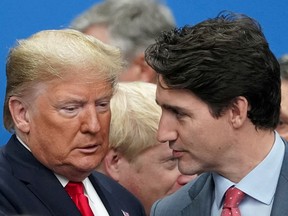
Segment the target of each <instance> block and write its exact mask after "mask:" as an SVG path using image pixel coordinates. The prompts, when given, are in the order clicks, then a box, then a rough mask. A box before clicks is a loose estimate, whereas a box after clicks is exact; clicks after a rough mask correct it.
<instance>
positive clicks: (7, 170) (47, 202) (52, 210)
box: [0, 135, 145, 216]
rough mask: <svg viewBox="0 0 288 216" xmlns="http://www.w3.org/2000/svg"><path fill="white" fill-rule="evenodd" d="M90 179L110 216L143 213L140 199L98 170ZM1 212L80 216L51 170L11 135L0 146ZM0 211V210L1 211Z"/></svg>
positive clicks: (30, 215)
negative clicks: (4, 143)
mask: <svg viewBox="0 0 288 216" xmlns="http://www.w3.org/2000/svg"><path fill="white" fill-rule="evenodd" d="M89 179H90V181H91V183H92V185H93V186H94V188H95V190H96V191H97V193H98V195H99V197H100V198H101V200H102V202H103V204H104V206H105V207H106V209H107V211H108V213H109V215H110V216H121V215H122V216H123V212H122V211H124V212H127V213H128V214H129V215H130V216H138V215H139V216H141V215H143V216H144V215H145V213H144V209H143V206H142V205H141V204H140V202H139V201H138V200H137V199H136V198H135V197H134V196H133V195H132V194H131V193H130V192H128V191H127V190H126V189H125V188H124V187H122V186H121V185H120V184H118V183H117V182H115V181H114V180H112V179H110V178H109V177H106V176H105V175H103V174H101V173H97V172H95V173H93V174H91V175H90V176H89ZM0 212H3V213H2V214H5V215H29V216H32V215H45V216H46V215H47V216H48V215H55V216H56V215H58V216H60V215H61V216H66V215H69V216H81V214H80V212H79V211H78V209H77V207H76V205H75V204H74V202H73V201H72V199H71V198H70V197H69V195H68V194H67V193H66V191H65V190H64V188H63V186H62V185H61V183H60V182H59V181H58V179H57V178H56V176H55V175H54V173H53V172H52V171H51V170H49V169H47V168H46V167H45V166H43V165H42V164H41V163H40V162H39V161H37V160H36V158H35V157H34V156H33V155H32V154H31V152H29V151H28V150H27V149H26V148H25V147H24V146H23V145H22V144H21V143H20V142H19V141H18V140H17V139H16V137H15V135H13V136H12V137H11V139H10V140H9V142H8V143H7V145H5V146H4V147H2V149H1V150H0ZM0 215H1V214H0Z"/></svg>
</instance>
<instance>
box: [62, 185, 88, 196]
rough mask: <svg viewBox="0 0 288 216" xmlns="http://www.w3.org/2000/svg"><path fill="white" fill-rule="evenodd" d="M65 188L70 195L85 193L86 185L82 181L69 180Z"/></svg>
mask: <svg viewBox="0 0 288 216" xmlns="http://www.w3.org/2000/svg"><path fill="white" fill-rule="evenodd" d="M65 190H66V191H67V193H68V194H70V196H73V195H76V194H84V186H83V183H82V182H68V184H67V185H66V186H65Z"/></svg>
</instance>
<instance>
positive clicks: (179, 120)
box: [156, 77, 234, 175]
mask: <svg viewBox="0 0 288 216" xmlns="http://www.w3.org/2000/svg"><path fill="white" fill-rule="evenodd" d="M159 78H160V80H159V81H160V84H159V82H158V84H157V91H156V101H157V103H158V104H159V105H160V106H161V108H162V115H161V119H160V123H159V129H158V140H159V141H160V142H166V141H168V142H169V145H170V148H171V149H172V150H173V155H174V156H175V157H176V158H178V166H179V170H180V171H181V172H182V173H184V174H187V175H193V174H198V173H201V172H205V171H213V170H217V171H219V172H221V171H222V170H223V169H225V162H227V161H228V159H227V156H228V157H229V153H230V151H234V150H233V148H231V146H232V145H233V144H232V143H233V142H231V140H232V139H234V138H233V137H232V136H231V134H232V130H233V129H232V126H231V124H230V122H229V118H230V114H229V112H227V113H224V114H223V116H221V117H219V118H214V117H213V116H212V115H211V113H210V111H209V107H208V105H207V104H206V103H204V102H203V101H202V100H200V99H199V98H198V97H197V96H196V95H194V94H193V93H192V92H190V91H188V90H183V89H169V88H166V87H167V86H165V83H164V82H163V80H161V77H159ZM230 156H231V155H230ZM226 164H227V163H226Z"/></svg>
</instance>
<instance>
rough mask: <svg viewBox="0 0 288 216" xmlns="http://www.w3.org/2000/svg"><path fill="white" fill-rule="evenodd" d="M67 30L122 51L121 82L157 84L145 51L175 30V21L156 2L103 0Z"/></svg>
mask: <svg viewBox="0 0 288 216" xmlns="http://www.w3.org/2000/svg"><path fill="white" fill-rule="evenodd" d="M70 27H71V28H73V29H77V30H79V31H81V32H83V33H86V34H89V35H92V36H94V37H96V38H99V39H100V40H102V41H104V42H105V43H108V44H112V45H114V46H117V47H119V48H120V49H121V51H122V54H123V58H124V59H125V60H126V62H127V68H125V70H124V71H123V73H122V74H121V75H120V81H145V82H156V74H155V72H154V71H153V70H152V69H151V68H150V67H149V66H148V65H147V64H146V62H145V60H144V51H145V49H146V48H147V47H148V45H150V44H152V43H153V42H154V39H155V37H156V36H158V35H159V34H160V33H161V32H162V31H164V30H168V29H171V28H173V27H175V21H174V17H173V14H172V12H171V10H170V9H169V8H168V7H167V6H166V5H165V4H162V3H160V2H158V1H154V0H145V1H143V0H133V1H131V0H117V1H115V0H106V1H105V0H104V1H102V2H100V3H96V4H95V5H93V6H92V7H91V8H89V9H88V10H86V11H84V12H83V13H82V14H80V15H79V16H77V17H76V18H75V19H74V20H73V21H72V22H71V25H70Z"/></svg>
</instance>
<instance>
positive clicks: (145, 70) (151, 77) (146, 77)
mask: <svg viewBox="0 0 288 216" xmlns="http://www.w3.org/2000/svg"><path fill="white" fill-rule="evenodd" d="M134 63H135V64H137V65H138V66H139V68H140V75H139V76H140V80H139V81H143V82H150V83H156V80H157V79H156V72H155V71H154V70H153V69H152V68H151V67H150V66H149V65H148V64H147V62H146V61H145V54H144V52H143V53H140V54H139V55H137V57H136V58H135V60H134Z"/></svg>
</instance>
